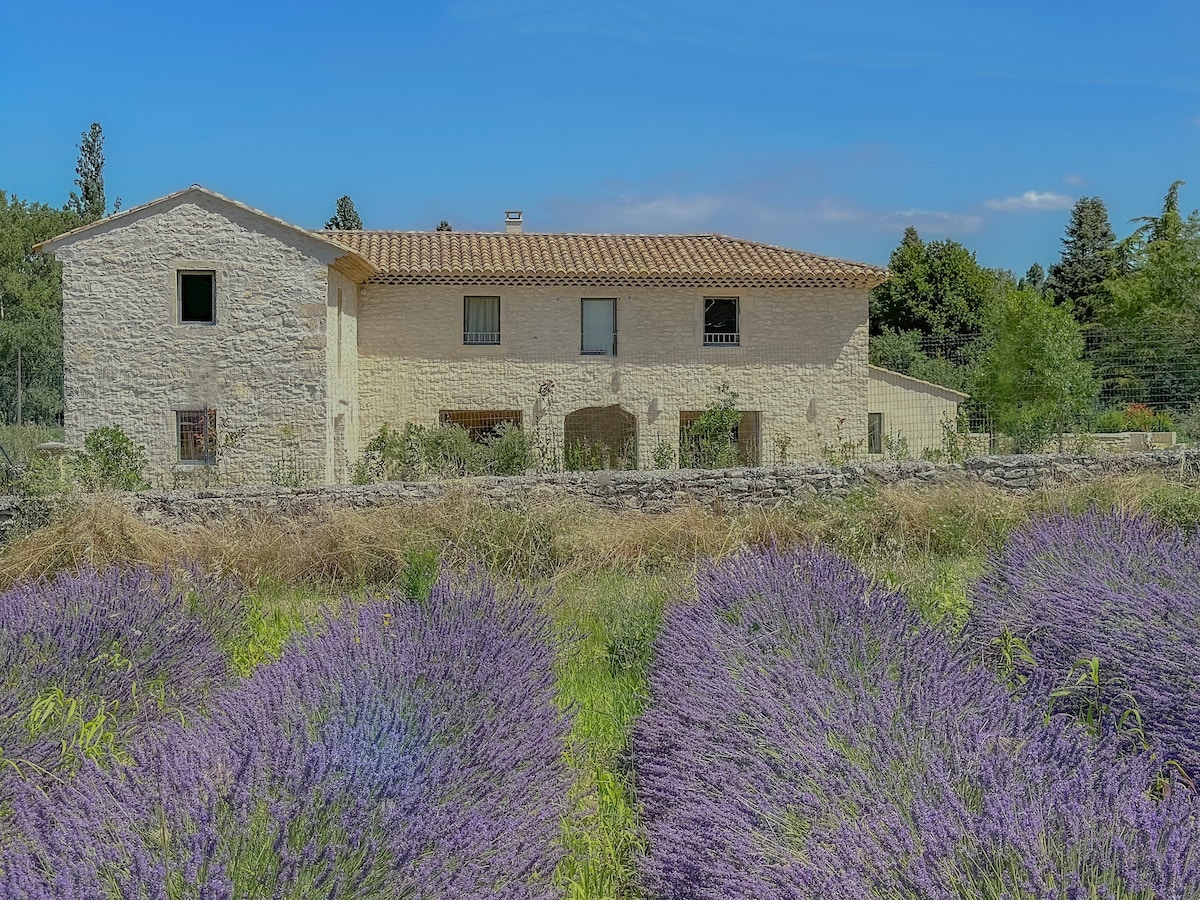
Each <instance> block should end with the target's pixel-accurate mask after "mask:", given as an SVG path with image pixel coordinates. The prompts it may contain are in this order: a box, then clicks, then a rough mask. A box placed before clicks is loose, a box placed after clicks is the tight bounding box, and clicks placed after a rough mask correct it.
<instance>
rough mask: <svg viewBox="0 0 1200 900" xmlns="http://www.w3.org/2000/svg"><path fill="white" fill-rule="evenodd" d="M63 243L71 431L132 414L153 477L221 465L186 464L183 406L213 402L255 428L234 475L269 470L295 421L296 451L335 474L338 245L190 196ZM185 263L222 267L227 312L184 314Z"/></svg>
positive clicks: (223, 415) (317, 470)
mask: <svg viewBox="0 0 1200 900" xmlns="http://www.w3.org/2000/svg"><path fill="white" fill-rule="evenodd" d="M55 255H56V256H57V257H58V259H60V260H61V261H62V262H63V319H64V324H63V342H64V356H65V372H64V380H65V393H66V411H65V417H64V418H65V424H66V431H67V440H68V441H70V442H71V443H74V444H79V443H80V442H81V441H82V439H83V436H84V435H85V434H86V433H87V432H88V431H89V430H91V429H93V428H97V427H100V426H103V425H120V426H121V427H122V428H124V429H125V431H126V432H127V433H128V434H129V436H130V437H131V438H132V439H133V440H134V441H136V442H138V443H141V444H144V445H145V447H146V450H147V453H148V455H149V458H150V463H151V470H152V475H153V476H154V480H155V481H158V482H164V483H170V482H171V481H172V480H179V475H180V473H182V474H183V476H184V477H188V473H190V477H197V476H203V475H206V474H207V475H211V469H210V468H209V467H198V466H196V465H194V464H193V465H180V464H179V462H178V457H179V446H178V440H177V433H176V419H175V411H176V410H181V409H201V408H205V407H210V408H215V409H216V410H217V411H218V416H219V418H220V420H221V421H222V422H225V423H227V424H228V428H229V429H245V435H244V437H243V438H242V439H241V442H240V445H239V446H238V447H237V448H235V449H231V450H230V451H229V452H228V453H227V454H226V455H225V457H224V459H223V461H222V463H221V467H222V468H223V469H225V478H226V480H228V481H233V482H238V481H265V480H268V479H269V477H270V473H271V468H272V466H273V465H274V464H275V463H276V462H277V460H278V459H279V453H280V448H281V446H282V443H283V435H282V433H281V430H282V429H283V428H285V427H290V429H291V430H292V432H291V433H292V434H294V435H295V436H296V437H295V442H296V446H297V457H296V460H295V463H296V464H297V465H298V466H300V467H301V468H302V469H304V470H305V471H308V472H311V473H313V475H314V476H315V477H317V478H321V477H324V475H325V474H326V473H327V471H328V470H329V469H330V465H331V464H330V462H329V453H328V452H327V449H328V437H327V426H328V419H329V416H328V415H327V402H326V399H327V395H328V394H329V387H328V378H327V361H326V355H325V347H326V341H327V331H328V318H329V314H328V310H327V307H328V303H329V285H328V280H329V279H328V274H327V273H328V265H329V263H330V262H332V261H333V259H334V258H336V256H337V255H338V254H337V251H334V250H332V249H331V248H328V247H326V246H325V245H324V244H322V243H320V242H318V241H314V240H310V239H308V238H306V237H305V236H303V235H301V234H298V233H296V232H293V231H292V230H290V229H287V228H284V227H282V226H276V225H274V224H273V223H271V222H269V221H266V220H263V219H261V218H260V217H257V216H254V215H252V214H250V213H244V212H242V211H240V210H238V209H236V208H234V207H231V206H229V205H228V204H221V203H219V202H218V201H209V200H207V199H203V198H202V199H196V198H189V199H187V200H186V202H184V201H182V200H181V201H180V202H177V203H174V204H166V205H163V206H158V207H153V208H151V209H150V210H148V211H147V212H146V213H145V214H142V215H140V216H136V217H134V218H133V219H130V218H127V217H126V218H123V219H121V220H119V221H118V222H115V223H114V224H113V226H112V227H111V228H107V229H105V228H103V227H102V228H101V229H100V230H99V231H97V232H92V233H89V234H87V235H85V236H83V237H80V238H78V239H75V240H69V241H67V242H66V243H65V245H64V246H61V247H59V248H58V249H57V250H56V251H55ZM180 269H211V270H215V272H216V323H215V324H211V325H199V324H180V322H179V305H178V294H177V287H176V273H177V271H178V270H180ZM226 433H228V430H226ZM201 468H204V469H205V470H206V471H205V472H201V471H199V470H200V469H201ZM172 473H175V475H174V476H172Z"/></svg>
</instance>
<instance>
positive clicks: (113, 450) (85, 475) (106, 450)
mask: <svg viewBox="0 0 1200 900" xmlns="http://www.w3.org/2000/svg"><path fill="white" fill-rule="evenodd" d="M72 459H73V460H74V463H75V468H76V472H77V474H78V476H79V481H80V483H81V485H82V486H83V487H84V488H85V489H87V490H93V491H139V490H143V489H144V488H147V487H149V486H150V484H149V482H147V481H146V465H147V459H146V448H145V447H143V446H142V445H141V444H135V443H134V442H133V441H131V440H130V439H129V436H128V435H127V434H125V432H124V431H123V430H122V429H121V428H120V427H118V426H116V425H109V426H106V427H104V428H96V429H93V430H92V431H89V432H88V433H87V437H85V438H84V439H83V452H82V453H78V454H75V455H74V457H72Z"/></svg>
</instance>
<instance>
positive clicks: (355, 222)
mask: <svg viewBox="0 0 1200 900" xmlns="http://www.w3.org/2000/svg"><path fill="white" fill-rule="evenodd" d="M362 227H363V223H362V219H361V218H359V215H358V210H357V209H355V208H354V201H353V200H351V199H350V198H349V197H348V196H346V197H339V198H338V202H337V209H336V211H335V212H334V214H333V216H332V217H330V219H329V221H327V222H326V223H325V228H326V229H327V230H329V231H362Z"/></svg>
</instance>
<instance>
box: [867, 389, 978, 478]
mask: <svg viewBox="0 0 1200 900" xmlns="http://www.w3.org/2000/svg"><path fill="white" fill-rule="evenodd" d="M960 402H961V395H959V394H956V393H955V392H953V391H951V390H949V389H947V388H942V387H939V386H937V385H926V384H924V383H922V382H920V381H918V380H917V379H914V378H907V377H905V376H904V375H900V374H897V373H895V372H889V371H888V370H886V369H878V368H876V367H874V366H871V369H870V384H869V387H868V389H867V411H868V412H872V413H882V414H883V436H884V439H885V440H886V438H887V437H888V436H889V435H890V436H891V437H893V438H897V439H898V438H903V439H904V440H905V441H907V447H908V452H909V454H910V455H911V456H914V457H917V458H920V456H921V454H922V453H923V452H924V451H925V450H940V449H941V447H942V422H944V421H949V422H950V423H951V424H952V425H953V424H954V423H955V422H956V421H957V417H958V404H959V403H960ZM885 452H886V446H885Z"/></svg>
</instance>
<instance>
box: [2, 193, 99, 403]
mask: <svg viewBox="0 0 1200 900" xmlns="http://www.w3.org/2000/svg"><path fill="white" fill-rule="evenodd" d="M80 224H82V222H81V220H80V218H79V216H78V215H77V214H75V213H73V212H70V211H68V210H57V209H53V208H51V207H49V206H46V205H45V204H41V203H26V202H24V201H22V200H19V199H17V198H16V197H15V196H13V197H7V196H6V195H5V194H4V192H2V191H0V422H15V421H16V412H17V381H16V377H17V372H16V368H17V354H18V352H19V353H20V356H21V369H22V377H21V387H22V393H23V398H22V404H21V406H22V420H23V421H26V422H40V423H43V424H49V423H53V422H56V421H57V420H58V419H59V417H60V416H61V415H62V406H63V401H62V369H63V357H62V287H61V284H62V267H61V265H59V263H57V262H56V261H55V260H54V259H53V258H52V257H49V256H44V255H42V254H41V253H35V252H34V251H33V245H34V244H36V243H38V242H39V241H43V240H46V239H47V238H50V237H53V236H54V235H56V234H61V233H62V232H64V231H70V230H71V229H72V228H75V227H77V226H79V225H80Z"/></svg>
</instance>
